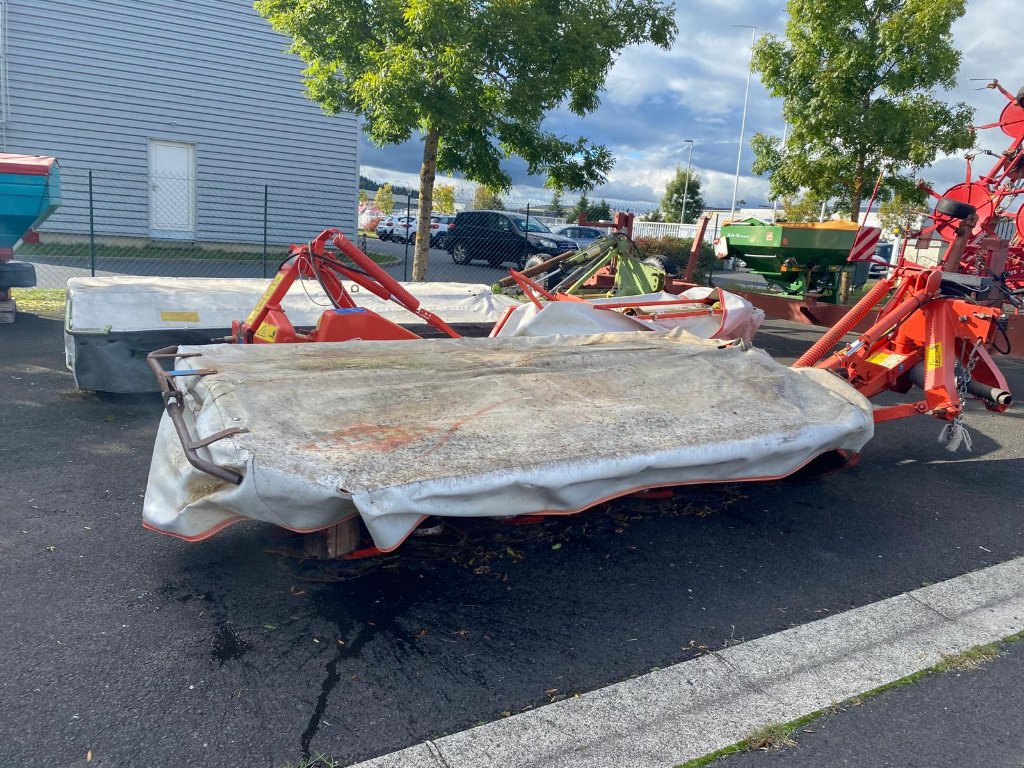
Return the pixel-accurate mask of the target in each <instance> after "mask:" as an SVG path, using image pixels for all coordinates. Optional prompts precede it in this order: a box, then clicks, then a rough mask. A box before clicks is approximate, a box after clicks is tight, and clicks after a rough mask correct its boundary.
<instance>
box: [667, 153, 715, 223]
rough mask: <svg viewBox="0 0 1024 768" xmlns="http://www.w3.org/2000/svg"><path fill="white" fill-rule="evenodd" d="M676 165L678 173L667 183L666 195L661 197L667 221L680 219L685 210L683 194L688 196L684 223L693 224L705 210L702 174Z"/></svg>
mask: <svg viewBox="0 0 1024 768" xmlns="http://www.w3.org/2000/svg"><path fill="white" fill-rule="evenodd" d="M689 178H690V181H689V184H687V181H686V179H687V172H686V171H684V170H683V169H682V168H680V167H679V166H676V175H675V176H673V177H672V179H671V180H670V181H669V182H668V184H666V185H665V196H664V197H662V198H661V209H662V210H663V211H664V212H665V221H679V217H680V215H682V212H683V195H684V193H685V196H686V220H685V221H684V222H683V223H684V224H693V222H695V221H696V220H697V219H698V217H699V216H700V215H701V214H702V213H703V212H704V205H705V203H704V195H703V193H702V192H701V187H702V182H701V178H700V175H699V174H698V173H696V172H695V171H692V170H691V171H690V173H689Z"/></svg>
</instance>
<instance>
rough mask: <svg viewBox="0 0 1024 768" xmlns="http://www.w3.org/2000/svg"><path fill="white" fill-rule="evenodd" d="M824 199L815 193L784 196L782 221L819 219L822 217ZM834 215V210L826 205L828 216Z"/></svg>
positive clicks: (780, 218)
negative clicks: (817, 196)
mask: <svg viewBox="0 0 1024 768" xmlns="http://www.w3.org/2000/svg"><path fill="white" fill-rule="evenodd" d="M821 204H822V201H821V200H819V199H818V198H816V197H814V196H813V195H803V196H802V197H800V196H797V197H784V198H782V216H780V217H779V220H780V221H818V220H819V219H820V218H821ZM831 215H832V210H831V209H830V208H829V207H828V206H827V205H826V206H825V216H826V218H827V217H829V216H831Z"/></svg>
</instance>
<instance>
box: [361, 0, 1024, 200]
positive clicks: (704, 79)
mask: <svg viewBox="0 0 1024 768" xmlns="http://www.w3.org/2000/svg"><path fill="white" fill-rule="evenodd" d="M1018 5H1019V0H971V2H970V3H968V5H967V13H966V15H965V16H964V17H963V18H962V19H960V20H959V21H958V22H957V23H956V24H955V25H954V27H953V35H954V42H955V44H956V45H957V46H958V47H960V49H961V50H962V51H963V61H962V65H961V68H960V73H959V75H958V84H957V87H956V88H955V89H954V90H953V91H951V92H950V93H949V94H944V95H943V97H944V98H947V99H948V100H950V101H965V102H967V103H968V104H970V105H972V106H974V107H975V108H976V109H977V110H978V112H977V122H978V123H989V122H993V121H995V120H996V118H997V117H998V114H999V111H1000V110H1001V109H1002V107H1003V106H1004V104H1005V99H1004V98H1003V97H1002V96H1001V95H1000V94H998V93H994V92H993V91H989V90H980V91H978V90H975V88H977V87H978V86H981V85H983V83H982V82H972V81H971V80H970V79H969V78H974V77H978V78H991V77H1002V78H1003V79H1004V80H1005V82H1004V85H1005V86H1006V87H1007V89H1008V90H1011V91H1013V92H1016V90H1017V88H1018V87H1019V86H1020V85H1021V84H1024V71H1022V70H1021V69H1020V68H1019V63H1020V62H1021V60H1022V58H1021V53H1020V42H1019V40H1020V31H1019V28H1018V25H1016V24H1015V23H1013V22H1014V20H1015V19H1016V16H1017V14H1016V11H1018V10H1019V9H1018ZM676 18H677V23H678V25H679V36H678V39H677V40H676V42H675V44H674V46H673V47H672V49H671V50H670V51H662V50H660V49H658V48H655V47H654V46H641V47H638V48H633V49H628V50H626V51H624V52H623V54H622V55H621V57H620V58H619V60H618V61H617V62H616V64H615V66H614V67H613V69H612V71H611V75H610V77H609V79H608V82H607V88H606V91H605V93H604V94H603V96H602V105H601V107H600V108H599V109H598V111H597V112H596V113H594V114H593V115H591V116H589V117H588V118H586V119H584V120H582V121H580V120H575V119H573V118H571V116H568V115H567V114H565V113H555V114H554V115H553V116H552V123H553V124H554V125H556V126H557V130H558V131H559V132H560V133H565V135H580V134H582V135H586V136H587V137H588V138H590V139H591V140H593V141H595V142H597V143H604V144H607V145H608V146H609V148H610V149H611V150H612V152H613V154H614V155H615V157H616V158H617V163H616V166H615V168H614V169H613V171H612V172H611V173H610V174H609V183H608V184H607V185H606V186H605V187H604V188H602V189H599V190H597V191H596V192H595V193H594V196H597V197H600V196H601V195H602V194H605V193H607V195H606V196H608V197H609V198H611V197H612V196H616V197H617V196H619V195H620V194H622V195H627V196H626V197H625V198H624V199H625V200H630V199H632V198H631V197H629V196H628V195H636V196H637V198H636V199H637V201H641V200H646V201H648V202H649V203H650V202H651V201H656V200H658V199H660V197H661V195H662V193H663V191H664V185H665V183H666V182H667V181H668V179H669V178H671V176H672V174H673V173H674V172H675V167H676V165H677V164H679V165H685V163H686V154H685V151H684V146H683V144H682V140H683V139H685V138H693V139H694V140H695V141H696V144H695V147H694V154H693V167H694V169H695V170H697V171H698V172H699V173H701V174H702V175H703V176H704V177H705V179H706V180H707V187H706V189H707V195H706V198H707V200H708V202H709V203H711V204H717V205H724V206H728V205H729V202H730V200H731V199H732V186H733V181H734V173H733V172H734V169H735V162H736V149H737V141H738V138H739V127H740V126H739V124H740V115H741V112H742V109H743V92H744V87H745V84H746V75H747V62H748V60H749V51H750V32H749V30H746V29H735V28H732V26H731V25H733V24H756V25H757V27H758V33H759V34H761V33H764V32H774V33H775V34H778V35H782V34H783V33H784V29H785V2H784V0H768V1H767V2H766V1H765V0H691V1H690V2H687V3H679V4H678V9H677V12H676ZM1000 20H1006V21H1005V23H1001V22H1000ZM1018 78H1019V80H1018ZM781 129H782V118H781V103H780V102H778V101H775V100H773V99H771V98H770V97H769V96H768V94H767V93H766V92H765V90H764V88H763V87H762V86H761V84H760V83H759V82H758V80H757V78H756V77H754V78H753V80H752V82H751V89H750V100H749V112H748V120H747V128H746V131H745V135H744V139H745V148H744V152H743V158H744V160H743V168H742V171H743V173H742V175H741V177H740V183H739V193H738V196H739V197H740V198H743V199H745V200H747V202H748V203H750V204H758V203H765V202H768V200H767V195H768V184H767V181H766V180H764V179H759V178H757V177H754V176H752V175H751V174H750V172H749V169H750V162H751V160H752V154H751V151H750V147H749V141H750V137H751V136H752V135H753V134H754V133H755V132H757V131H765V132H772V133H779V132H780V131H781ZM980 141H981V146H982V148H985V149H989V150H991V151H995V152H1001V151H1002V150H1003V149H1004V148H1005V147H1006V144H1007V143H1008V141H1007V139H1006V137H1005V136H1004V135H1003V134H1002V133H1001V132H1000V131H998V130H989V131H984V132H981V134H980ZM399 154H400V153H399V152H398V151H396V152H395V153H394V156H395V157H396V158H397V157H398V155H399ZM407 157H408V158H409V159H405V160H402V161H399V160H397V159H396V161H395V163H396V165H399V166H400V167H398V168H395V169H394V170H386V168H387V163H386V162H384V159H383V158H382V156H381V155H380V154H375V155H374V156H373V161H374V163H375V165H376V166H378V167H376V168H373V169H368V168H364V175H369V176H372V177H374V178H381V179H384V178H392V179H394V180H398V181H400V183H403V184H406V185H411V186H413V185H415V184H416V183H417V179H416V175H415V174H416V172H417V170H418V168H417V167H415V166H414V165H413V164H412V160H411V153H407ZM990 160H992V159H991V158H987V159H986V158H979V160H978V161H977V164H978V167H979V168H984V169H986V170H987V167H988V165H989V164H990V163H989V161H990ZM367 171H372V172H367ZM921 175H922V176H924V178H927V179H929V180H931V181H932V182H933V183H934V184H935V186H936V187H937V188H938V189H939V191H942V190H944V189H945V188H946V187H948V186H951V185H952V184H955V183H958V182H960V181H963V177H964V164H963V159H962V157H953V158H940V159H939V161H937V162H936V163H935V164H934V166H933V167H932V168H928V169H925V170H924V171H923V172H922V174H921ZM517 181H522V182H524V184H523V185H517V187H516V190H517V192H518V191H519V190H523V195H524V196H525V195H527V194H529V195H534V194H535V195H536V197H537V199H547V198H548V197H550V194H549V193H548V192H547V191H546V190H544V189H543V188H542V187H541V186H540V185H539V183H537V182H536V181H535V180H532V179H526V178H522V174H520V176H519V177H517ZM457 184H461V185H462V186H463V187H467V186H469V187H471V185H467V184H466V183H465V182H460V181H457Z"/></svg>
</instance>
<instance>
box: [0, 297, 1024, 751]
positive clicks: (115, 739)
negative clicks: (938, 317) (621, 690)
mask: <svg viewBox="0 0 1024 768" xmlns="http://www.w3.org/2000/svg"><path fill="white" fill-rule="evenodd" d="M61 331H62V329H61V323H60V322H59V321H57V320H51V319H45V318H38V317H35V316H32V315H24V314H23V315H20V316H19V317H18V320H17V322H16V323H14V324H13V325H4V326H0V488H2V491H3V493H2V494H0V584H2V585H3V598H4V599H3V604H2V605H3V607H2V619H3V620H2V621H0V648H3V650H4V656H3V663H2V665H0V764H2V765H11V766H21V765H47V766H49V765H54V766H72V765H83V766H84V765H90V766H93V765H95V766H134V765H140V764H145V765H147V766H151V767H152V768H157V767H159V766H175V767H177V766H181V765H197V766H200V765H232V764H237V765H246V766H282V765H287V764H294V763H296V762H298V760H299V759H300V758H301V757H302V756H303V755H304V754H317V753H324V754H327V755H330V756H333V757H334V758H336V759H338V760H341V761H355V760H358V759H364V758H368V757H372V756H375V755H379V754H383V753H386V752H390V751H393V750H395V749H399V748H401V747H404V746H408V745H411V744H414V743H416V742H419V741H421V740H423V739H425V738H429V737H432V736H437V735H440V734H443V733H449V732H453V731H457V730H461V729H464V728H466V727H469V726H471V725H473V724H475V723H478V722H482V721H488V720H491V719H494V718H499V717H502V716H503V715H505V714H508V713H514V712H518V711H522V710H524V709H527V708H531V707H536V706H541V705H543V704H545V703H547V702H549V701H551V700H552V699H556V698H558V697H561V696H565V695H571V694H572V693H573V692H578V691H585V690H590V689H593V688H596V687H599V686H602V685H605V684H608V683H610V682H614V681H617V680H621V679H624V678H626V677H629V676H632V675H636V674H640V673H643V672H646V671H648V670H650V669H651V668H652V667H660V666H665V665H668V664H672V663H675V662H679V661H683V660H685V659H687V658H691V657H692V656H694V655H696V654H699V653H703V652H705V651H707V650H711V649H717V648H721V647H723V646H725V645H728V644H731V643H735V642H739V641H742V640H747V639H751V638H754V637H758V636H761V635H765V634H768V633H772V632H776V631H779V630H781V629H784V628H786V627H789V626H792V625H794V624H799V623H803V622H807V621H811V620H814V619H816V618H820V617H821V616H823V615H826V614H828V613H831V612H838V611H843V610H845V609H847V608H851V607H854V606H859V605H863V604H865V603H869V602H873V601H875V600H878V599H881V598H884V597H889V596H892V595H895V594H899V593H902V592H904V591H907V590H910V589H914V588H916V587H918V586H921V585H922V584H923V583H926V582H936V581H940V580H942V579H946V578H950V577H952V576H956V575H959V574H962V573H965V572H968V571H971V570H974V569H977V568H981V567H984V566H986V565H991V564H994V563H997V562H1001V561H1004V560H1008V559H1010V558H1013V557H1016V556H1019V555H1021V554H1024V521H1022V515H1021V512H1022V509H1024V499H1022V498H1021V496H1020V494H1019V492H1018V490H1017V488H1016V484H1015V480H1016V478H1018V477H1019V476H1020V470H1021V459H1022V449H1021V443H1022V441H1021V436H1022V430H1024V422H1022V420H1021V419H1022V416H1021V414H1020V413H1017V412H1011V413H1008V414H1005V415H1002V416H997V415H994V414H989V413H987V412H986V411H984V410H983V409H981V408H980V407H975V406H973V405H972V407H971V408H970V410H969V413H968V416H967V419H966V424H967V426H968V427H969V428H970V429H971V431H972V433H973V435H974V452H973V453H972V454H959V455H957V456H953V455H951V454H949V453H947V452H946V451H945V450H944V449H943V448H942V447H941V446H940V445H939V444H938V442H937V441H936V437H937V435H938V432H939V428H940V425H939V423H938V422H936V421H933V420H930V419H924V418H921V419H917V420H904V421H902V422H895V423H890V424H885V425H882V426H881V427H880V428H879V429H878V434H877V435H876V437H875V439H874V440H873V441H872V442H871V443H870V444H869V445H868V446H867V448H866V449H865V451H864V453H863V455H862V457H861V461H860V463H859V465H857V466H855V467H852V468H849V469H846V470H844V471H841V472H837V473H833V474H827V475H821V476H803V477H798V478H793V479H790V480H787V481H784V482H778V483H771V484H759V485H747V486H732V487H729V488H706V489H692V490H689V491H686V492H683V493H680V494H678V495H677V496H676V498H675V499H673V500H670V501H657V500H648V501H635V500H631V501H623V502H618V503H616V504H613V505H609V506H607V507H604V508H601V509H598V510H594V511H592V512H590V513H587V514H584V515H582V516H578V517H576V518H571V519H567V520H564V521H557V522H554V523H552V524H550V525H544V526H522V527H515V528H508V527H496V526H491V527H487V526H484V527H481V528H479V529H474V530H471V531H468V532H467V536H468V540H469V543H465V544H463V545H461V546H457V547H456V546H447V545H442V543H441V542H438V543H431V542H424V543H423V545H422V546H421V547H419V548H418V549H417V550H416V551H415V552H411V553H410V555H408V556H402V557H399V558H397V559H394V560H391V561H389V562H387V563H386V567H382V568H379V569H377V570H374V571H372V572H369V573H366V574H364V575H361V576H358V577H354V575H353V574H351V573H338V572H336V571H335V570H333V569H332V568H331V567H320V566H309V565H303V564H301V563H299V561H298V560H296V559H295V558H291V557H288V556H287V555H286V554H283V553H287V551H288V548H289V547H290V546H292V544H293V542H292V541H291V540H290V539H287V538H284V537H282V536H280V535H278V534H277V533H276V532H275V531H274V530H273V529H272V528H271V527H269V526H265V525H262V524H256V523H253V524H244V525H236V526H233V527H231V528H229V529H228V530H226V531H224V532H223V533H221V534H219V535H218V536H216V537H214V538H212V539H210V540H209V541H206V542H203V543H200V544H186V543H184V542H181V541H178V540H175V539H172V538H168V537H165V536H160V535H157V534H154V533H150V532H147V531H145V530H143V529H142V527H141V504H142V495H143V493H144V490H145V484H146V474H147V471H148V466H149V460H150V451H151V447H152V441H153V436H154V434H155V430H156V424H157V420H158V417H159V414H160V403H159V400H158V399H156V398H155V397H154V398H149V397H143V398H136V399H125V398H110V397H101V396H97V395H95V394H88V393H79V392H77V391H76V390H75V388H74V384H73V381H72V379H71V376H70V374H69V373H68V372H67V371H66V370H65V368H64V360H63V347H62V336H61ZM817 333H818V332H817V331H816V330H815V329H812V328H805V327H798V326H793V325H789V324H785V323H779V322H772V323H768V324H767V326H766V328H765V331H764V332H763V333H762V335H761V336H759V343H760V344H761V345H762V346H764V347H766V348H767V349H768V350H769V351H770V352H772V353H773V354H775V355H776V356H779V357H780V358H783V359H785V358H790V359H791V358H793V357H795V356H796V354H798V353H799V351H801V350H802V349H804V348H806V346H807V345H808V344H809V343H810V340H812V339H813V338H815V337H816V335H817ZM1000 363H1001V364H1002V365H1003V368H1004V371H1005V373H1006V374H1007V376H1008V378H1009V380H1010V383H1011V388H1016V389H1017V390H1019V391H1020V390H1024V366H1022V365H1021V363H1020V362H1018V361H1016V360H1008V361H1003V360H1002V359H1001V360H1000ZM685 396H686V393H682V392H681V393H680V397H685ZM694 407H700V404H699V403H695V404H694ZM344 576H353V577H352V578H343V577H344ZM87 756H91V762H88V763H87V762H86V760H87Z"/></svg>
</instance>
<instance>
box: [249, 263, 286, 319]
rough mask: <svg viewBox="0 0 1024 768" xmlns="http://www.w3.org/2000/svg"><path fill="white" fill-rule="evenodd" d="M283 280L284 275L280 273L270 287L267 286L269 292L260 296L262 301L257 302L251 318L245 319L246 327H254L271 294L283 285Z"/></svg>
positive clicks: (250, 315)
mask: <svg viewBox="0 0 1024 768" xmlns="http://www.w3.org/2000/svg"><path fill="white" fill-rule="evenodd" d="M282 280H284V274H283V273H281V272H278V273H277V277H275V278H274V279H273V280H271V281H270V285H268V286H267V290H265V291H264V292H263V295H262V296H260V300H259V301H257V302H256V306H255V307H253V310H252V312H250V313H249V316H248V317H247V318H245V324H246V325H252V324H253V323H254V322H255V321H256V315H258V314H259V313H260V310H261V309H263V307H264V306H265V305H266V303H267V302H268V301H269V300H270V296H271V294H273V293H274V290H275V289H276V288H277V286H279V285H280V284H281V281H282Z"/></svg>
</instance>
